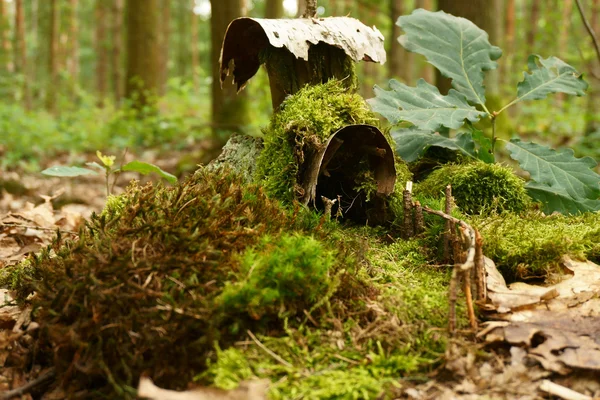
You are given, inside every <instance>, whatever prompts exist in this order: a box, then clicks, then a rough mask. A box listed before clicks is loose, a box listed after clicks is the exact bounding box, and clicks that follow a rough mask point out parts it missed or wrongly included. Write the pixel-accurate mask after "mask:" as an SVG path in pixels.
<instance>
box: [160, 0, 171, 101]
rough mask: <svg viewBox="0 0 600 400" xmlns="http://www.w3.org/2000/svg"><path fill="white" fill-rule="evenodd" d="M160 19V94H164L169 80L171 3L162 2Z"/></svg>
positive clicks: (168, 0)
mask: <svg viewBox="0 0 600 400" xmlns="http://www.w3.org/2000/svg"><path fill="white" fill-rule="evenodd" d="M161 6H162V18H161V53H162V54H161V57H160V69H161V71H160V75H161V94H165V90H166V87H167V81H168V80H169V43H170V42H169V41H170V37H171V1H170V0H162V4H161Z"/></svg>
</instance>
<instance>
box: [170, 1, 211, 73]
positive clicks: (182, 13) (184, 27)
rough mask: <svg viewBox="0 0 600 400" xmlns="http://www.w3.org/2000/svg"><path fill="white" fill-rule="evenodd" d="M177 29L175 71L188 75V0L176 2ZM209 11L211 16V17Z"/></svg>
mask: <svg viewBox="0 0 600 400" xmlns="http://www.w3.org/2000/svg"><path fill="white" fill-rule="evenodd" d="M177 4H178V7H177V30H178V32H177V33H178V35H177V36H178V39H179V41H178V42H179V43H178V50H177V73H178V74H179V76H180V77H182V78H183V77H187V76H188V66H189V64H190V52H189V49H188V46H189V42H188V38H189V35H188V26H189V19H188V18H189V13H190V12H191V11H190V10H189V8H188V2H186V1H180V2H178V3H177ZM212 15H214V14H212V13H211V18H212Z"/></svg>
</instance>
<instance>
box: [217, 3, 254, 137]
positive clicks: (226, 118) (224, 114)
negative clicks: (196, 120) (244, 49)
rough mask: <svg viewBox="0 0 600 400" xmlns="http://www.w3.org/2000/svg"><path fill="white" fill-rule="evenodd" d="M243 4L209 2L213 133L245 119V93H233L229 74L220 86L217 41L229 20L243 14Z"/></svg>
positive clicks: (233, 126)
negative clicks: (210, 10)
mask: <svg viewBox="0 0 600 400" xmlns="http://www.w3.org/2000/svg"><path fill="white" fill-rule="evenodd" d="M244 8H245V3H244V1H242V0H213V1H211V9H212V12H211V14H212V16H211V19H210V27H211V68H212V88H211V90H212V122H213V128H214V132H215V133H216V132H217V131H218V130H223V129H225V130H230V131H231V130H235V129H238V128H239V127H240V126H242V125H244V124H246V123H247V122H248V103H247V98H246V93H245V92H240V93H239V94H236V88H235V86H234V85H233V83H232V77H231V76H230V77H228V78H227V79H226V80H225V81H224V82H223V83H222V84H221V85H220V84H219V83H220V78H221V74H220V69H219V58H220V56H221V44H222V42H223V38H224V37H225V31H226V30H227V26H228V25H229V23H230V22H231V21H232V20H234V19H235V18H238V17H241V16H243V14H242V13H243V10H244Z"/></svg>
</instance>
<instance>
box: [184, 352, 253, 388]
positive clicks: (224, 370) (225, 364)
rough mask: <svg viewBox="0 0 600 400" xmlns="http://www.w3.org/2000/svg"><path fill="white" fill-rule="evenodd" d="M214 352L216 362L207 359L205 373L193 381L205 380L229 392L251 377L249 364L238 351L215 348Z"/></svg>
mask: <svg viewBox="0 0 600 400" xmlns="http://www.w3.org/2000/svg"><path fill="white" fill-rule="evenodd" d="M216 351H217V355H216V361H215V362H212V361H211V360H210V359H209V360H208V362H207V369H206V371H205V372H204V373H202V374H201V375H200V376H198V377H197V378H195V379H207V380H209V381H211V382H213V383H214V385H215V386H217V387H219V388H221V389H225V390H231V389H235V388H237V387H238V385H239V383H240V382H241V381H244V380H247V379H250V378H252V377H253V375H254V374H253V372H252V369H251V368H250V363H249V362H248V360H247V359H246V357H244V355H243V354H242V353H241V352H240V351H239V350H238V349H236V348H234V347H230V348H228V349H226V350H221V348H220V347H219V346H217V348H216Z"/></svg>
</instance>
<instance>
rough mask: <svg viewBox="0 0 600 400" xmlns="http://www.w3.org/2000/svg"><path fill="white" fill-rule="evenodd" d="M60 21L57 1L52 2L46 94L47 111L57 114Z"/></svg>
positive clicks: (51, 0)
mask: <svg viewBox="0 0 600 400" xmlns="http://www.w3.org/2000/svg"><path fill="white" fill-rule="evenodd" d="M59 24H60V19H59V12H58V4H57V0H50V32H49V35H48V91H47V93H46V109H47V110H48V111H50V112H51V113H53V114H55V113H56V112H57V111H58V110H57V108H56V97H57V96H56V95H57V92H58V88H59V85H58V82H57V80H58V33H59V29H60V25H59Z"/></svg>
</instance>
